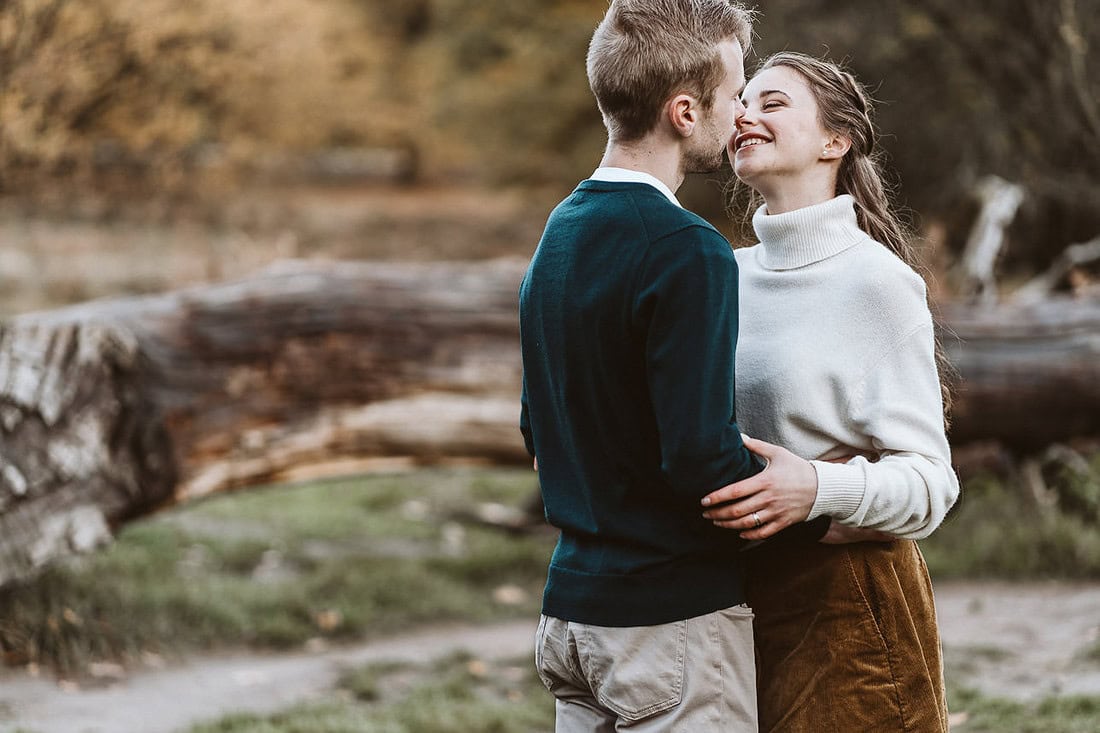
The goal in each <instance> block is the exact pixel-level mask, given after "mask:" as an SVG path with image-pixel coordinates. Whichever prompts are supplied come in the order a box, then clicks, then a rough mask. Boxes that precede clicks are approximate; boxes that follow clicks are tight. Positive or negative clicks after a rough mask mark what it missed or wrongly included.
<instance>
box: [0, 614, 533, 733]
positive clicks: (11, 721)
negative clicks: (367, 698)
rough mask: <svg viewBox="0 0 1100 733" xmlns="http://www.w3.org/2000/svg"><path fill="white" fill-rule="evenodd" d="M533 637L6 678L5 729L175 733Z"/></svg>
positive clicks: (405, 639)
mask: <svg viewBox="0 0 1100 733" xmlns="http://www.w3.org/2000/svg"><path fill="white" fill-rule="evenodd" d="M534 635H535V624H534V621H530V622H527V621H525V622H517V623H510V624H503V625H498V626H489V627H481V628H478V627H445V628H438V629H433V630H430V631H426V632H420V633H417V634H410V635H408V636H400V637H394V638H392V639H387V640H384V641H374V642H371V643H369V644H364V645H361V646H356V647H341V648H339V649H333V650H329V651H323V652H317V653H313V654H309V653H296V654H280V655H256V654H241V655H234V656H224V657H203V658H196V659H194V660H192V661H191V662H190V663H189V664H186V665H184V666H180V667H174V668H171V669H165V670H160V671H154V672H144V673H141V674H138V675H135V676H133V677H130V678H128V679H126V680H124V681H123V682H121V683H119V684H116V685H113V686H111V687H107V688H104V689H93V690H80V691H65V690H63V689H60V688H59V687H58V686H57V684H56V683H55V682H53V681H52V680H49V679H44V678H37V679H36V678H33V677H30V676H28V675H25V674H10V673H6V674H3V675H0V731H3V732H4V733H11V732H13V731H16V730H20V729H24V730H26V731H33V732H34V733H172V732H173V731H178V730H180V729H185V728H186V727H187V726H189V725H193V724H195V723H198V722H201V721H204V720H209V719H215V718H219V717H221V716H223V715H225V714H227V713H231V712H255V713H268V712H274V711H276V710H279V709H282V708H285V707H289V706H291V705H293V704H295V703H298V702H303V701H307V700H310V699H313V698H317V697H319V696H321V695H323V694H324V693H326V692H328V691H329V690H331V689H332V687H333V685H334V683H335V681H336V679H337V677H338V676H339V674H340V673H341V672H342V671H343V670H344V669H347V668H349V667H357V666H362V665H365V664H369V663H371V662H380V661H390V660H395V661H406V662H413V663H416V662H427V661H430V660H432V659H436V658H438V657H443V656H446V655H448V654H451V653H453V652H456V651H460V650H469V651H472V652H475V653H477V654H478V655H479V656H481V657H483V658H486V659H499V658H508V657H516V656H521V655H523V654H526V653H528V652H529V651H530V650H531V643H532V640H533V639H534ZM5 708H6V709H7V715H6V716H5V715H4V714H3V710H4V709H5ZM5 717H6V718H7V719H5Z"/></svg>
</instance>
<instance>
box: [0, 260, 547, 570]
mask: <svg viewBox="0 0 1100 733" xmlns="http://www.w3.org/2000/svg"><path fill="white" fill-rule="evenodd" d="M523 267H524V264H523V263H522V262H517V261H498V262H492V263H488V264H473V265H469V264H467V265H459V264H452V265H400V264H366V263H346V262H343V263H319V264H318V263H313V264H310V263H304V262H288V263H282V264H280V265H278V266H276V267H274V268H272V269H270V270H268V271H265V272H263V273H261V274H260V275H258V276H256V277H253V278H250V279H247V280H243V281H240V282H235V283H228V284H224V285H216V286H210V287H200V288H195V289H191V290H185V291H180V292H176V293H170V294H166V295H159V296H150V297H141V298H126V299H118V300H108V301H93V302H90V303H85V304H81V305H78V306H74V307H70V308H64V309H60V310H57V311H48V312H41V313H34V314H28V315H25V316H20V317H17V318H15V319H12V320H11V321H10V322H9V323H7V324H6V325H3V326H2V327H0V586H2V585H3V584H4V583H6V582H8V581H10V580H12V579H15V578H18V577H21V576H24V575H26V574H28V573H30V572H33V571H34V569H36V568H38V567H41V566H42V565H44V564H46V563H47V562H49V561H50V560H52V559H53V558H55V557H58V556H61V555H65V554H68V553H71V552H81V551H85V550H88V549H90V548H91V547H94V546H96V545H97V544H99V543H100V542H103V541H105V540H107V539H108V538H109V536H110V534H109V533H110V530H111V528H113V527H114V526H116V525H118V524H119V523H121V522H123V521H125V520H126V519H128V518H130V517H133V516H136V515H140V514H144V513H148V512H150V511H152V510H153V509H155V508H157V507H161V506H165V505H168V504H172V503H177V502H182V501H187V500H190V499H194V498H196V497H200V496H204V495H207V494H210V493H213V492H217V491H224V490H227V489H232V488H236V487H240V486H248V485H256V484H260V483H267V482H274V481H281V480H285V479H287V478H292V477H294V476H295V475H297V474H296V473H295V472H296V471H298V470H300V469H301V468H302V467H303V466H312V467H317V466H318V465H319V464H320V465H321V469H320V470H319V471H316V472H315V473H318V472H319V473H324V471H325V467H326V465H327V468H328V469H330V470H331V471H333V472H344V473H347V472H350V471H353V470H356V469H360V470H361V469H362V467H363V460H364V459H366V460H369V459H371V458H372V457H392V456H413V457H415V460H417V461H418V462H422V463H431V462H434V461H438V460H441V459H444V458H447V457H458V456H462V457H476V458H480V459H484V460H487V461H496V462H508V461H511V462H516V461H519V460H523V459H524V458H525V456H526V453H525V452H524V449H523V446H522V441H521V440H520V439H519V436H518V433H517V429H516V427H515V426H516V424H517V420H518V415H519V407H518V405H519V402H518V399H519V392H520V373H519V361H518V353H517V343H518V324H517V319H516V300H517V286H518V282H519V278H520V277H521V274H522V271H523Z"/></svg>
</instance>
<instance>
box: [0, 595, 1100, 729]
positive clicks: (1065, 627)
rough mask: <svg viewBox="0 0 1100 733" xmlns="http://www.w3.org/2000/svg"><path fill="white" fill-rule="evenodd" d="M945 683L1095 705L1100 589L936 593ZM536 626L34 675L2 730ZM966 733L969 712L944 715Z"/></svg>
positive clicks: (315, 682) (239, 698)
mask: <svg viewBox="0 0 1100 733" xmlns="http://www.w3.org/2000/svg"><path fill="white" fill-rule="evenodd" d="M936 603H937V609H938V612H939V620H940V625H941V630H942V634H943V642H944V648H945V656H946V663H947V669H948V676H949V678H950V679H951V680H952V682H953V684H954V685H955V686H959V687H970V688H975V689H978V690H980V691H981V692H982V693H984V694H986V695H989V696H993V697H1005V698H1009V699H1014V700H1022V701H1031V700H1039V699H1043V698H1046V697H1049V696H1051V695H1063V694H1087V695H1100V664H1097V663H1096V661H1095V660H1092V659H1089V658H1088V657H1086V656H1085V655H1083V650H1085V649H1087V648H1090V647H1091V646H1092V645H1094V644H1095V641H1096V639H1097V636H1098V634H1100V614H1098V612H1097V609H1100V585H1097V584H1067V583H1024V584H1004V583H986V582H970V581H966V582H962V581H953V582H947V583H941V584H938V585H937V587H936ZM534 627H535V620H534V619H530V620H525V621H516V622H507V623H504V624H498V625H492V626H449V627H440V628H433V629H430V630H427V631H419V632H416V633H413V634H409V635H404V636H395V637H392V638H390V639H385V640H381V641H375V642H371V643H367V644H363V645H359V646H347V647H338V648H329V647H325V646H315V647H313V648H312V649H307V650H306V651H301V652H295V653H290V654H283V655H273V654H239V655H233V656H225V655H217V656H212V657H195V658H192V659H191V660H190V661H189V662H187V663H186V664H184V665H182V666H178V667H171V668H161V669H156V668H151V669H146V670H144V671H140V672H137V673H133V674H130V675H129V676H126V677H124V678H121V679H110V675H107V677H106V679H107V682H106V683H105V684H103V685H102V686H95V687H91V688H80V687H76V686H73V685H65V686H59V685H58V684H57V683H56V682H55V681H53V680H52V679H50V678H48V677H46V676H45V675H40V676H38V677H32V676H30V675H28V674H27V673H26V672H25V671H21V670H9V671H6V672H3V673H2V674H0V716H2V717H0V726H2V728H0V730H2V731H3V732H4V733H12V732H13V731H16V730H20V729H22V730H27V731H35V732H36V733H116V732H121V731H139V730H140V731H143V733H161V732H163V733H172V732H174V731H179V730H182V729H186V728H187V726H190V725H194V724H196V723H198V722H200V721H203V720H209V719H213V718H217V717H219V716H221V715H224V714H226V713H230V712H242V711H251V712H257V713H270V712H274V711H276V710H279V709H283V708H286V707H288V706H290V705H292V704H294V703H297V702H302V701H309V700H315V699H317V698H318V697H320V696H322V695H324V694H326V693H327V692H329V691H330V690H331V689H332V686H333V685H334V683H335V680H336V679H337V678H338V676H339V675H340V673H341V671H342V670H345V669H348V668H351V667H354V666H357V665H362V664H366V663H370V662H381V661H398V662H414V663H420V662H426V661H429V660H432V659H434V658H441V657H445V656H447V655H449V654H453V653H454V652H455V651H456V650H462V649H464V650H467V651H469V652H470V653H472V654H475V655H477V657H478V658H482V659H486V660H501V659H523V658H525V657H528V656H530V649H531V641H532V638H533V636H534V630H535V628H534ZM952 708H953V709H952V713H953V715H954V716H955V717H954V720H955V724H956V726H957V727H959V728H960V730H965V719H966V713H967V711H966V710H965V709H958V706H955V705H952Z"/></svg>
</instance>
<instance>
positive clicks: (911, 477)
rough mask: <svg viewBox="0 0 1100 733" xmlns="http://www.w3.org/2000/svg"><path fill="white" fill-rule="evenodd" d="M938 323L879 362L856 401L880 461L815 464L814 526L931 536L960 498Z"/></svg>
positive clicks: (860, 424) (854, 412)
mask: <svg viewBox="0 0 1100 733" xmlns="http://www.w3.org/2000/svg"><path fill="white" fill-rule="evenodd" d="M934 348H935V347H934V336H933V331H932V323H931V317H930V316H929V317H928V318H927V320H925V321H924V322H922V323H920V324H919V325H918V326H916V327H915V328H913V329H911V330H910V331H909V332H908V333H907V334H906V335H905V336H904V337H903V338H902V339H901V340H900V341H899V342H898V343H896V344H894V345H893V347H892V348H891V349H889V350H888V352H887V353H886V354H885V355H884V356H882V357H881V359H879V360H877V361H875V362H874V363H873V365H872V366H871V367H870V368H869V369H868V371H867V372H866V374H865V375H864V377H863V379H862V381H861V383H860V384H859V386H858V387H857V389H856V390H855V392H854V393H853V394H852V397H851V400H850V403H849V409H850V417H851V419H852V420H853V422H854V423H855V425H856V427H857V429H858V430H859V431H860V432H862V433H863V434H864V435H866V436H868V437H869V438H870V441H871V444H872V446H873V448H874V450H875V451H876V452H877V453H878V455H879V458H878V460H876V461H869V460H867V459H866V458H864V457H856V458H854V459H852V460H850V461H848V462H847V463H843V464H834V463H828V462H823V461H812V463H813V466H814V468H815V469H816V470H817V476H818V490H817V499H816V501H815V502H814V506H813V508H812V509H811V511H810V516H809V518H810V519H814V518H815V517H818V516H821V515H823V514H827V515H830V516H832V517H833V518H834V519H837V520H838V521H840V522H841V523H842V524H847V525H850V526H854V527H867V528H871V529H877V530H880V531H883V532H889V533H891V534H894V535H896V536H898V537H904V538H908V539H920V538H923V537H927V536H928V535H929V534H931V533H932V531H933V530H935V529H936V527H938V526H939V525H940V523H941V522H942V521H943V519H944V517H945V516H946V514H947V512H948V510H949V509H950V508H951V506H952V505H953V504H954V503H955V500H956V499H957V498H958V495H959V481H958V478H957V477H956V475H955V472H954V470H953V469H952V467H951V452H950V447H949V446H948V443H947V438H946V436H945V434H944V424H943V403H942V397H941V393H940V384H939V376H938V373H937V371H936V363H935V350H934Z"/></svg>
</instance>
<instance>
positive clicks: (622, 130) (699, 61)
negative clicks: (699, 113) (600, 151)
mask: <svg viewBox="0 0 1100 733" xmlns="http://www.w3.org/2000/svg"><path fill="white" fill-rule="evenodd" d="M729 39H735V40H737V41H739V42H740V44H741V49H742V51H744V52H747V51H748V50H749V45H750V44H751V42H752V13H751V11H749V10H746V9H745V8H744V7H742V6H741V5H740V4H738V3H736V2H731V1H730V0H612V3H611V7H610V8H608V11H607V15H605V16H604V19H603V21H601V22H600V24H599V26H598V27H597V28H596V32H595V33H594V34H593V35H592V42H591V43H590V44H589V46H588V83H589V84H590V85H591V87H592V92H593V94H595V95H596V101H597V102H598V103H599V105H600V112H601V113H602V114H603V118H604V124H605V125H606V126H607V130H608V133H609V135H610V136H611V139H612V140H614V141H617V142H629V141H631V140H637V139H639V138H641V137H643V136H645V135H646V134H647V133H649V132H650V131H651V130H652V129H653V128H654V127H655V126H656V124H657V118H658V115H659V112H660V109H661V105H663V104H664V103H665V101H666V100H668V98H669V97H671V96H673V95H674V94H679V93H686V94H690V95H692V96H693V97H695V98H696V99H698V100H699V102H700V104H701V105H702V106H703V108H704V109H709V108H710V106H711V105H712V104H713V103H714V91H715V89H716V88H717V87H718V85H719V84H721V83H722V80H723V78H724V74H725V70H724V68H723V66H722V58H721V55H720V53H719V51H718V44H719V43H721V42H722V41H725V40H729Z"/></svg>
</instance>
